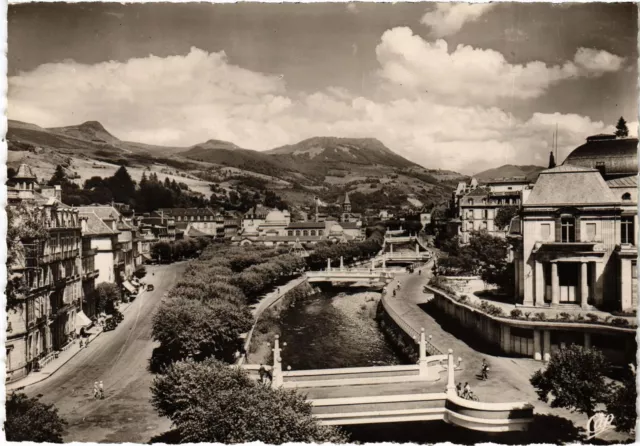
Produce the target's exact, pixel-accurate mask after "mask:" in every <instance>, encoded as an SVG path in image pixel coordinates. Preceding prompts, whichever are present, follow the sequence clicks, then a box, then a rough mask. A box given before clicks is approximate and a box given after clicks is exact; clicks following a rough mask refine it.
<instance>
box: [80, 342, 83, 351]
mask: <svg viewBox="0 0 640 446" xmlns="http://www.w3.org/2000/svg"><path fill="white" fill-rule="evenodd" d="M82 347H83V344H82V339H80V350H82Z"/></svg>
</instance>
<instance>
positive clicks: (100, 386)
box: [99, 381, 104, 400]
mask: <svg viewBox="0 0 640 446" xmlns="http://www.w3.org/2000/svg"><path fill="white" fill-rule="evenodd" d="M99 389H100V399H101V400H103V399H104V385H103V384H102V381H100V384H99Z"/></svg>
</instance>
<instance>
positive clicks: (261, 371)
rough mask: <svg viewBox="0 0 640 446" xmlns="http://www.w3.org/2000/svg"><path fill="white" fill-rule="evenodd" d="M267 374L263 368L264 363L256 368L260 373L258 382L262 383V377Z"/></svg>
mask: <svg viewBox="0 0 640 446" xmlns="http://www.w3.org/2000/svg"><path fill="white" fill-rule="evenodd" d="M266 374H267V369H265V368H264V364H260V368H259V369H258V375H260V382H261V383H264V377H265V376H266Z"/></svg>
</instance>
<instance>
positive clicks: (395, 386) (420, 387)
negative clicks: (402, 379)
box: [297, 374, 446, 400]
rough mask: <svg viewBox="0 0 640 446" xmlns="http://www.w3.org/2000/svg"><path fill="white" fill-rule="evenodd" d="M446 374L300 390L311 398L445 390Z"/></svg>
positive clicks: (407, 393)
mask: <svg viewBox="0 0 640 446" xmlns="http://www.w3.org/2000/svg"><path fill="white" fill-rule="evenodd" d="M445 386H446V376H445V375H444V374H443V375H442V376H441V379H440V380H438V381H432V382H427V381H417V382H407V383H385V384H365V385H354V386H340V387H299V388H297V390H298V392H300V393H302V394H305V395H307V398H308V399H310V400H318V399H325V398H347V397H366V396H383V395H413V394H417V393H438V392H444V391H445Z"/></svg>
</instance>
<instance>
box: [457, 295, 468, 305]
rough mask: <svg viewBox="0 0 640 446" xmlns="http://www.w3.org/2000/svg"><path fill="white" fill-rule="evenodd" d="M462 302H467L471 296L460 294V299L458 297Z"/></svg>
mask: <svg viewBox="0 0 640 446" xmlns="http://www.w3.org/2000/svg"><path fill="white" fill-rule="evenodd" d="M458 300H459V301H460V302H461V303H463V304H464V303H467V301H468V300H469V296H467V295H466V294H463V295H462V296H460V299H458Z"/></svg>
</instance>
